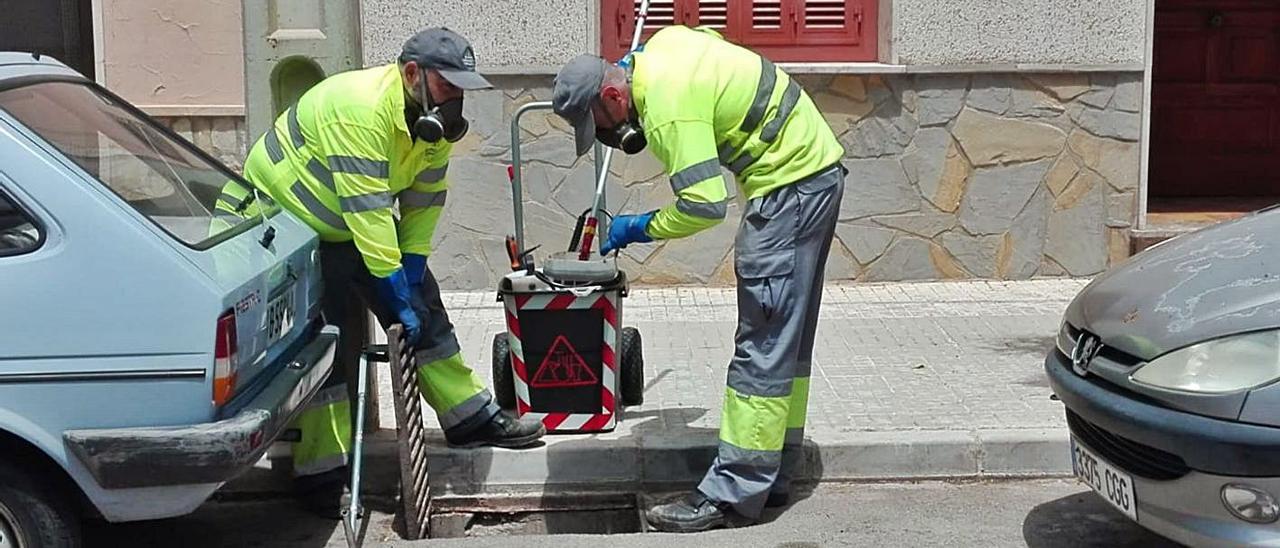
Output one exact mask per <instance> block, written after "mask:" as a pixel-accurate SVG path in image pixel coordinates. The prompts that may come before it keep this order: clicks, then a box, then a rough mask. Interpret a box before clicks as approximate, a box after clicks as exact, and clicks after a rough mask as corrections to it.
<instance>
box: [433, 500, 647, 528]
mask: <svg viewBox="0 0 1280 548" xmlns="http://www.w3.org/2000/svg"><path fill="white" fill-rule="evenodd" d="M637 500H638V499H637V497H636V496H635V495H596V494H593V495H581V496H570V495H563V496H555V497H547V498H519V497H514V498H505V497H501V498H500V497H486V498H464V497H460V498H453V497H450V498H444V499H436V500H433V501H432V511H431V525H430V533H431V534H430V537H431V538H461V537H494V536H512V535H562V534H616V533H639V532H642V531H643V530H644V526H643V520H642V517H641V510H640V506H639V504H637Z"/></svg>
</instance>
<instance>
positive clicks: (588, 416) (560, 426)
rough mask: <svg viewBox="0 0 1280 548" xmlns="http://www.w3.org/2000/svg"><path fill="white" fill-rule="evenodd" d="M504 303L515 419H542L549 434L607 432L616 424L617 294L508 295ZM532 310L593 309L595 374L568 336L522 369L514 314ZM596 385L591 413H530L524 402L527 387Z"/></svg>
mask: <svg viewBox="0 0 1280 548" xmlns="http://www.w3.org/2000/svg"><path fill="white" fill-rule="evenodd" d="M513 297H514V298H510V299H505V303H506V309H507V333H508V334H509V335H510V341H511V367H512V369H514V370H515V379H514V380H515V389H516V410H517V413H519V415H520V416H521V417H531V418H535V419H538V420H541V421H542V424H543V425H544V426H546V427H547V431H549V432H602V431H609V430H613V428H614V425H615V424H616V423H617V412H618V409H617V401H616V400H615V399H614V397H613V394H614V392H615V391H617V389H618V386H617V385H618V363H617V357H616V354H615V352H614V346H615V344H616V342H617V340H618V330H619V329H621V328H620V327H619V325H618V324H619V323H620V320H621V318H620V314H619V313H618V312H619V311H618V299H619V298H620V296H619V294H618V292H617V291H605V292H601V293H593V294H590V295H585V296H582V297H577V296H574V295H571V294H537V295H514V296H513ZM536 310H599V311H600V312H601V315H602V316H603V319H604V322H603V323H604V325H603V327H604V331H603V333H602V335H603V340H602V343H603V344H602V345H601V346H600V353H601V356H600V361H601V367H600V368H599V370H598V372H597V371H596V370H593V369H592V368H591V367H589V366H588V365H587V361H586V359H585V358H583V357H582V355H581V353H579V352H578V350H577V349H576V348H574V346H573V344H572V343H571V342H569V340H568V338H567V337H565V336H563V335H559V336H557V337H556V338H555V339H554V340H553V341H552V343H551V347H550V350H549V351H548V352H547V355H546V356H545V357H544V358H543V359H542V362H541V363H540V364H539V365H538V368H537V370H536V371H535V370H534V369H533V368H532V367H526V366H525V363H524V359H525V352H524V346H523V340H522V339H523V336H522V335H523V334H522V329H521V326H520V323H521V322H520V319H519V318H520V313H521V312H525V311H536ZM594 384H599V385H600V408H599V411H598V412H592V413H582V412H575V413H568V412H561V411H542V410H537V411H535V410H534V408H533V405H532V403H533V402H532V400H531V399H530V395H531V394H530V392H531V391H532V389H546V388H552V389H559V388H567V387H582V386H590V385H594Z"/></svg>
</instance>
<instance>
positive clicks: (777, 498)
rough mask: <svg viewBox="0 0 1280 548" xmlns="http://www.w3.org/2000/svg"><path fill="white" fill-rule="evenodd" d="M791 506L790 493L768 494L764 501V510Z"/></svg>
mask: <svg viewBox="0 0 1280 548" xmlns="http://www.w3.org/2000/svg"><path fill="white" fill-rule="evenodd" d="M788 504H791V493H769V498H767V499H765V501H764V507H765V508H781V507H783V506H786V505H788Z"/></svg>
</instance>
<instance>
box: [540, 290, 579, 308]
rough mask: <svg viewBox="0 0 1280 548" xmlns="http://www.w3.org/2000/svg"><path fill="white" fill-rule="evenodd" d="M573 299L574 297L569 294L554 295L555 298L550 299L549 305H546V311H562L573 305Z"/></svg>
mask: <svg viewBox="0 0 1280 548" xmlns="http://www.w3.org/2000/svg"><path fill="white" fill-rule="evenodd" d="M575 298H576V297H574V296H573V295H571V294H569V293H565V294H563V295H556V298H554V299H551V303H550V304H548V305H547V310H564V309H566V308H569V305H571V304H573V301H574V299H575Z"/></svg>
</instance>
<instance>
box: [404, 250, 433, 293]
mask: <svg viewBox="0 0 1280 548" xmlns="http://www.w3.org/2000/svg"><path fill="white" fill-rule="evenodd" d="M400 266H402V267H404V275H405V276H407V277H408V278H409V287H416V286H420V285H422V279H423V278H425V277H426V275H427V256H426V255H415V254H413V253H405V254H403V255H401V256H400Z"/></svg>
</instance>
